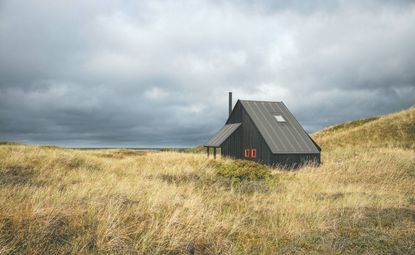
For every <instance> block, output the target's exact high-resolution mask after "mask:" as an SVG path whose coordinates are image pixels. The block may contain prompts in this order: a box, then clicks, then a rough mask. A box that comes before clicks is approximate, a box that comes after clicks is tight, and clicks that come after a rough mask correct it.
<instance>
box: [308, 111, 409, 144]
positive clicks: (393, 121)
mask: <svg viewBox="0 0 415 255" xmlns="http://www.w3.org/2000/svg"><path fill="white" fill-rule="evenodd" d="M313 138H315V139H316V140H317V141H318V142H319V144H320V145H321V146H322V147H323V148H324V149H335V148H339V147H347V146H359V147H367V148H373V147H377V148H379V147H389V148H396V147H398V148H406V149H413V150H414V149H415V106H414V107H412V108H409V109H407V110H403V111H401V112H397V113H393V114H388V115H384V116H378V117H374V118H370V119H363V120H357V121H351V122H346V123H343V124H340V125H336V126H333V127H329V128H326V129H323V130H321V131H319V132H317V133H315V134H313Z"/></svg>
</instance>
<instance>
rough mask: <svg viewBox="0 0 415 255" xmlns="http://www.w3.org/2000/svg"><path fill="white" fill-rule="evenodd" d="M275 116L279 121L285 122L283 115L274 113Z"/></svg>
mask: <svg viewBox="0 0 415 255" xmlns="http://www.w3.org/2000/svg"><path fill="white" fill-rule="evenodd" d="M274 117H275V119H276V120H277V121H278V122H285V119H284V117H282V115H274Z"/></svg>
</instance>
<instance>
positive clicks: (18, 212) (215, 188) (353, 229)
mask: <svg viewBox="0 0 415 255" xmlns="http://www.w3.org/2000/svg"><path fill="white" fill-rule="evenodd" d="M401 115H402V116H404V117H403V119H405V120H406V119H407V118H409V119H410V118H412V119H413V116H414V110H413V109H410V110H408V111H404V112H401V113H398V114H395V117H399V116H401ZM390 116H393V115H390ZM390 116H384V117H383V116H382V117H379V118H378V119H376V120H372V121H368V122H365V123H360V124H359V125H351V126H348V127H347V126H346V127H341V128H340V127H339V128H337V131H335V130H332V129H328V130H325V131H322V132H320V133H318V134H316V135H315V136H314V137H315V139H316V140H317V142H319V143H321V144H322V146H323V154H322V161H323V164H322V165H321V166H320V167H313V166H305V167H303V168H301V169H298V170H296V171H286V170H280V169H269V168H267V167H264V166H262V165H258V164H255V163H252V162H250V161H238V160H230V159H217V160H213V159H207V158H206V155H204V154H201V153H180V152H175V151H164V152H155V151H146V152H143V151H130V150H86V151H85V150H71V149H62V148H58V147H39V146H29V145H18V144H3V145H0V194H1V195H0V254H19V253H27V254H56V253H70V254H82V253H84V254H85V253H96V254H108V253H119V254H125V253H127V254H129V253H133V254H136V253H138V254H293V253H300V254H309V253H312V254H321V253H323V254H339V253H342V254H414V251H415V186H414V183H415V150H414V146H415V145H414V143H415V139H412V140H409V141H408V140H406V139H408V138H410V137H412V135H413V133H411V132H413V130H414V123H415V122H412V123H411V122H410V120H408V121H407V122H405V123H402V125H401V124H397V123H395V124H396V126H395V128H396V129H397V130H400V131H399V132H405V134H403V133H402V134H400V135H399V136H396V137H395V138H396V139H395V140H392V139H391V138H390V137H389V135H387V134H386V135H384V136H385V137H386V139H387V141H388V143H387V144H384V143H383V141H380V139H378V138H376V135H375V134H374V133H375V132H377V131H374V130H373V131H372V133H370V134H371V135H373V137H372V138H370V139H371V141H373V143H370V145H368V144H366V140H365V139H366V138H362V139H361V142H362V143H364V144H359V142H358V139H357V137H365V136H367V135H368V133H367V130H369V128H370V127H383V126H382V125H381V124H380V123H379V121H384V120H385V118H389V117H390ZM392 119H393V118H392ZM383 123H384V124H385V123H391V121H385V122H383ZM367 125H374V126H367ZM387 130H395V129H393V127H389V126H388V127H384V131H385V132H386V131H387ZM393 132H395V131H393ZM363 134H365V135H363ZM355 139H356V140H355ZM367 139H369V138H367ZM376 141H380V142H379V143H377V142H376Z"/></svg>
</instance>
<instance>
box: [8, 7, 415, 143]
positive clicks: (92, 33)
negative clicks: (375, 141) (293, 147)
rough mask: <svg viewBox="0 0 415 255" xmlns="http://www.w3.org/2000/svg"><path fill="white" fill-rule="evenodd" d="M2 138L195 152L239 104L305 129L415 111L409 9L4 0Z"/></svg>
mask: <svg viewBox="0 0 415 255" xmlns="http://www.w3.org/2000/svg"><path fill="white" fill-rule="evenodd" d="M0 38H2V41H1V43H0V107H1V108H0V140H18V141H22V142H30V143H53V144H59V145H68V146H192V145H196V144H201V143H203V142H205V141H206V140H207V139H208V137H209V136H210V135H211V134H212V133H214V132H215V131H216V130H217V129H219V128H220V126H221V125H222V124H223V122H224V120H225V119H226V117H227V94H226V93H227V91H229V90H232V91H233V92H234V95H235V97H238V98H245V99H258V100H282V101H284V102H285V103H286V104H287V105H288V107H289V108H290V109H291V110H292V111H293V112H294V114H295V115H296V116H297V117H298V119H299V121H300V122H301V123H302V124H303V125H304V126H305V128H306V129H307V130H308V131H314V130H317V129H319V128H321V127H324V126H326V125H330V124H333V123H337V122H341V121H345V120H350V119H355V118H362V117H368V116H372V115H377V114H383V113H388V112H392V111H396V110H400V109H402V108H406V107H409V106H411V105H413V104H414V98H415V73H414V72H413V70H412V69H413V66H414V65H415V63H414V62H415V61H414V58H413V57H412V56H414V55H415V50H414V47H413V45H415V5H414V3H413V2H412V1H387V0H383V1H365V2H364V3H362V2H361V1H313V2H312V3H311V2H309V1H290V2H287V1H255V2H252V1H216V2H211V1H198V2H194V1H178V2H163V1H143V2H136V1H122V2H118V3H114V2H110V1H87V2H85V1H71V2H67V3H66V2H65V3H60V2H59V3H58V2H56V1H3V2H2V4H1V5H0Z"/></svg>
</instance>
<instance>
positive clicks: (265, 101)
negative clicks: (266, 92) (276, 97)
mask: <svg viewBox="0 0 415 255" xmlns="http://www.w3.org/2000/svg"><path fill="white" fill-rule="evenodd" d="M238 100H239V101H244V102H264V103H284V102H283V101H267V100H246V99H238Z"/></svg>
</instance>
